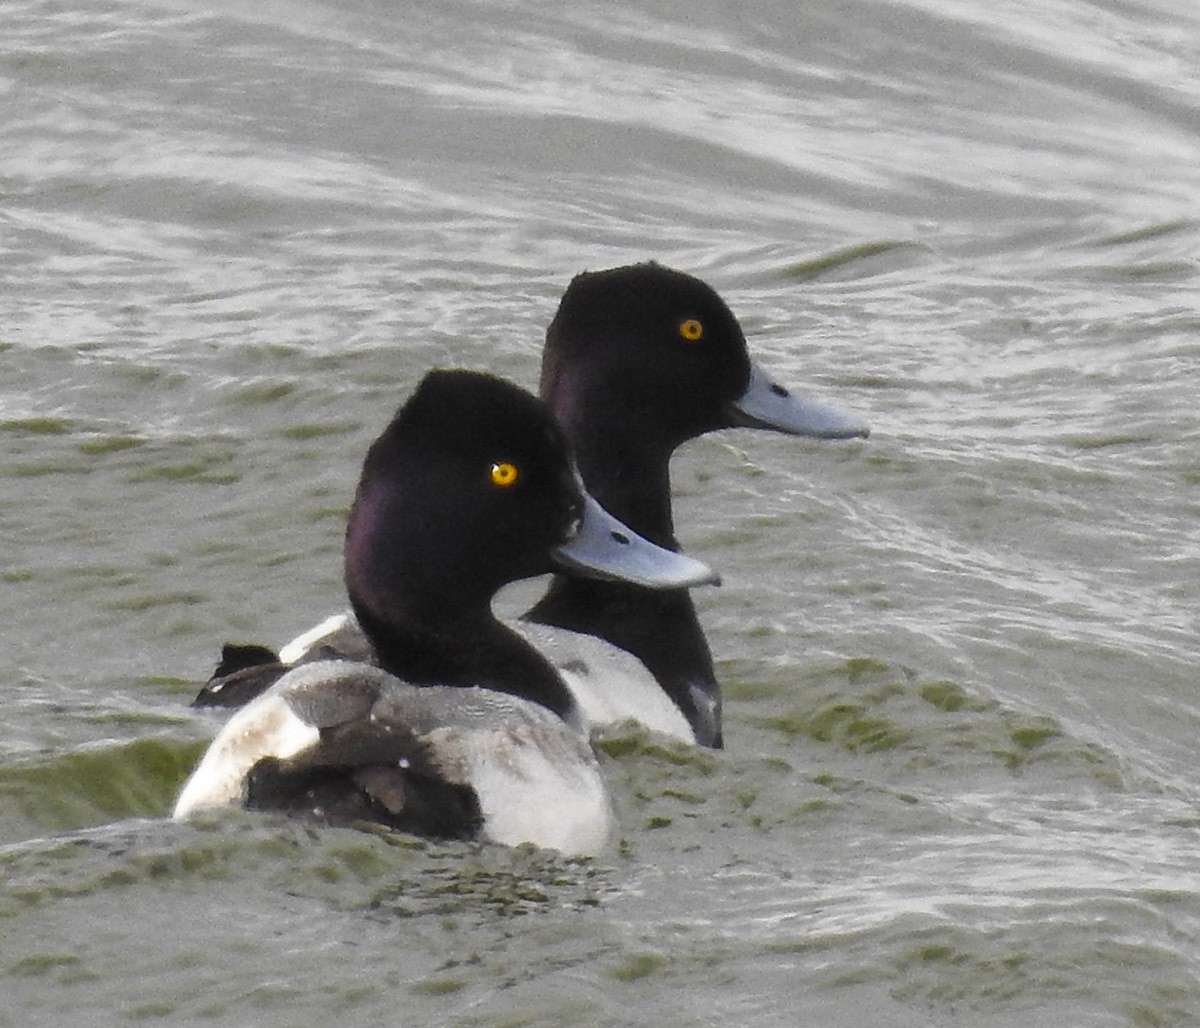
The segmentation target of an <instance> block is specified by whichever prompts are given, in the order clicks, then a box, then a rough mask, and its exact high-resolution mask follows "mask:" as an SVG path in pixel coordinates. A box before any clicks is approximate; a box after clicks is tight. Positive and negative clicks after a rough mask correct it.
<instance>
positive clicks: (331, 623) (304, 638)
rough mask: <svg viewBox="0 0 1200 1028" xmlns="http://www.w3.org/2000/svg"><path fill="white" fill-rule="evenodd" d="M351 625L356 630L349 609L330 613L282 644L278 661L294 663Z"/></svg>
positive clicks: (356, 625) (355, 624) (356, 626)
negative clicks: (322, 619)
mask: <svg viewBox="0 0 1200 1028" xmlns="http://www.w3.org/2000/svg"><path fill="white" fill-rule="evenodd" d="M352 625H353V626H354V628H355V630H358V624H357V622H356V621H355V620H354V615H353V614H352V613H350V611H344V612H343V613H341V614H331V615H330V616H329V617H327V618H326V619H325V620H324V621H322V622H321V623H320V624H319V625H314V626H313V627H312V628H310V629H309V630H308V631H307V632H303V633H301V634H300V635H298V636H296V638H295V639H293V640H292V641H291V642H290V643H288V644H287V645H286V646H284V647H283V648H282V649H281V650H280V651H279V663H281V664H295V663H296V662H297V661H298V660H300V659H301V658H302V657H304V655H305V654H306V653H308V651H309V650H310V649H312V648H313V647H314V646H316V645H319V644H321V643H324V642H328V641H329V640H331V639H332V638H333V637H334V636H336V635H337V634H338V633H339V632H341V631H343V630H345V629H347V628H350V627H351V626H352Z"/></svg>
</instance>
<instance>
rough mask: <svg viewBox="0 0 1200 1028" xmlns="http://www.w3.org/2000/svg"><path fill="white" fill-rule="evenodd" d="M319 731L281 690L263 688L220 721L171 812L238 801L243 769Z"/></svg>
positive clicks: (311, 739) (308, 742)
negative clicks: (210, 743)
mask: <svg viewBox="0 0 1200 1028" xmlns="http://www.w3.org/2000/svg"><path fill="white" fill-rule="evenodd" d="M285 680H286V676H285V678H284V679H280V681H285ZM319 734H320V733H319V732H318V731H317V728H316V727H315V726H314V725H310V724H309V723H308V722H307V721H305V720H303V719H302V718H300V717H299V716H298V715H297V714H296V712H295V711H294V710H292V708H291V706H290V705H289V703H288V701H287V697H286V694H285V693H282V692H280V691H278V690H277V689H274V688H273V689H270V690H268V691H267V692H265V693H263V694H262V695H261V696H259V697H258V698H257V699H255V700H254V701H253V702H251V703H248V704H247V705H246V706H244V707H243V708H242V709H241V710H239V711H237V712H236V713H235V714H234V715H233V717H231V718H230V719H229V721H228V722H226V724H225V727H224V728H222V729H221V731H220V733H219V734H218V735H217V737H216V739H214V740H213V742H212V745H211V746H209V748H208V750H207V751H206V752H205V754H204V758H203V759H202V760H201V761H200V763H199V764H198V765H197V766H196V770H195V771H193V772H192V775H191V777H190V778H189V779H188V780H187V782H186V783H185V784H184V786H183V791H182V792H180V794H179V799H178V800H177V801H176V802H175V814H174V816H175V817H176V818H185V817H188V816H190V815H191V814H194V813H195V812H196V811H198V810H211V809H214V808H218V807H228V806H233V805H235V804H238V803H241V802H242V801H243V800H244V799H245V786H246V775H248V774H249V773H250V769H251V768H252V767H254V765H255V764H256V763H258V761H260V760H262V758H263V757H278V758H279V759H280V760H286V759H287V758H288V757H294V756H295V755H296V754H297V753H299V752H300V751H301V750H303V749H306V748H307V747H309V746H312V745H313V744H314V743H316V741H317V739H318V738H319Z"/></svg>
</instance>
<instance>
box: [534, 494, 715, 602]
mask: <svg viewBox="0 0 1200 1028" xmlns="http://www.w3.org/2000/svg"><path fill="white" fill-rule="evenodd" d="M551 556H552V558H553V560H554V562H555V563H556V564H558V565H559V566H560V567H562V568H563V569H564V570H567V571H572V572H574V573H576V574H581V575H586V576H587V577H589V578H604V579H610V580H612V581H618V582H632V583H633V584H634V585H644V586H647V587H648V588H650V589H687V588H691V587H692V586H696V585H720V584H721V576H720V575H718V574H717V573H716V572H715V571H714V570H713V569H712V568H710V567H709V566H708V565H707V564H703V563H701V562H700V561H698V560H694V559H693V558H691V557H687V556H685V555H684V554H682V553H675V552H674V551H673V550H666V549H663V548H662V547H661V546H655V545H654V543H652V542H650V541H649V540H647V539H643V538H642V537H641V536H640V535H638V534H637V533H636V532H635V531H633V529H631V528H629V527H627V526H626V525H625V524H624V523H623V522H621V521H618V520H617V519H616V518H614V517H613V516H612V515H611V514H609V513H608V511H606V510H605V509H604V508H603V507H601V506H600V504H598V503H597V502H596V501H595V500H594V499H592V497H591V496H586V499H585V503H584V511H583V518H582V519H581V520H580V523H579V528H578V530H577V531H576V532H575V535H574V536H573V537H572V538H571V539H570V541H568V542H566V543H564V544H562V545H561V546H558V547H556V548H555V549H554V550H553V551H552V554H551Z"/></svg>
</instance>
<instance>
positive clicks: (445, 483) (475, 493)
mask: <svg viewBox="0 0 1200 1028" xmlns="http://www.w3.org/2000/svg"><path fill="white" fill-rule="evenodd" d="M583 506H584V497H583V492H582V490H581V488H580V486H579V482H578V479H577V476H576V475H575V472H574V469H573V466H572V464H571V458H570V456H569V451H568V448H567V444H566V441H565V440H564V438H563V433H562V432H561V430H560V429H559V428H558V426H557V425H556V424H555V423H554V421H553V419H552V418H551V417H550V416H549V413H548V412H547V411H546V409H545V407H544V406H543V405H542V404H541V403H539V402H538V401H537V400H536V399H535V398H534V397H532V396H531V395H529V394H528V393H526V392H525V391H524V390H522V389H519V388H518V387H516V386H514V385H512V384H510V383H508V382H505V381H503V380H500V379H497V378H494V377H492V376H490V375H484V374H479V373H476V372H469V371H433V372H430V373H429V374H428V375H427V376H426V377H425V379H424V380H423V381H422V382H421V384H420V385H419V386H418V387H417V390H416V391H415V392H414V393H413V395H412V397H411V398H410V399H409V400H408V402H407V403H405V404H404V406H403V407H401V409H400V411H399V412H398V413H397V414H396V417H395V418H394V419H393V420H392V422H391V424H390V425H388V427H387V429H385V431H384V432H383V434H382V435H380V437H379V438H378V439H377V440H376V441H375V442H374V443H373V444H372V446H371V448H370V450H369V451H368V453H367V457H366V461H365V462H364V464H363V470H362V477H361V479H360V481H359V486H358V492H357V494H356V496H355V500H354V506H353V509H352V511H351V514H350V521H349V524H348V526H347V530H346V547H345V556H346V584H347V588H348V589H349V591H350V596H351V599H352V600H353V601H354V603H355V605H356V607H357V606H360V605H362V606H365V607H366V608H367V609H368V610H370V611H372V612H374V613H376V614H381V613H386V612H388V611H390V610H395V609H397V608H399V610H400V611H403V612H406V613H411V612H419V613H420V614H421V616H422V617H425V618H436V617H437V616H439V615H440V614H441V613H442V612H445V613H447V614H448V615H453V616H454V617H458V616H461V615H462V613H463V612H471V613H474V612H476V611H478V610H479V608H480V607H486V606H487V605H488V603H489V602H490V600H491V597H492V596H493V594H494V593H495V592H496V591H497V590H498V589H500V588H501V587H502V586H504V585H506V584H507V583H509V582H513V581H516V580H518V579H521V578H528V577H530V576H533V575H539V574H542V573H545V572H547V571H549V570H551V566H552V564H551V552H552V550H553V549H554V548H555V547H557V546H559V545H561V544H563V543H565V542H566V541H568V540H569V539H570V538H571V536H572V534H573V532H574V531H575V530H576V528H577V526H578V523H579V521H580V518H581V517H582V514H583Z"/></svg>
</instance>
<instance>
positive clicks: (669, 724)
mask: <svg viewBox="0 0 1200 1028" xmlns="http://www.w3.org/2000/svg"><path fill="white" fill-rule="evenodd" d="M539 395H540V397H541V398H542V399H543V400H544V401H545V402H546V404H547V405H548V406H549V408H550V410H551V412H552V413H553V415H554V417H555V419H556V420H557V421H558V423H559V424H560V425H561V426H562V428H563V430H564V432H565V433H566V436H567V438H568V439H569V440H570V442H571V445H572V447H573V449H574V452H575V456H576V461H577V464H578V467H579V470H580V472H581V474H582V475H583V480H584V482H585V484H586V485H587V487H588V489H589V490H590V491H591V493H592V494H593V495H594V496H595V497H596V498H597V499H598V500H599V502H600V503H601V505H602V506H604V507H605V508H606V509H607V510H609V511H610V512H611V513H613V514H614V515H615V516H617V517H618V518H620V519H621V520H622V521H624V522H625V523H626V524H628V525H629V526H630V527H632V528H633V529H634V530H635V531H636V532H638V533H639V534H641V535H642V536H644V537H645V538H647V539H649V540H651V541H653V542H655V543H657V544H658V545H659V546H662V547H665V548H667V549H671V550H678V549H679V543H678V540H677V538H676V535H675V525H674V518H673V512H672V506H671V480H670V463H671V457H672V455H673V454H674V453H675V451H676V450H677V449H678V448H679V447H680V446H682V445H683V444H684V443H686V442H688V441H690V440H692V439H696V438H698V437H700V436H702V435H705V434H708V433H710V432H715V431H719V430H723V429H731V428H753V429H758V430H767V431H772V432H779V433H784V434H787V435H793V436H802V437H809V438H815V439H829V440H846V439H861V438H866V437H867V436H868V435H869V434H870V429H869V427H868V426H867V425H866V424H865V422H864V421H863V420H862V419H860V418H859V417H857V416H855V415H853V414H849V413H845V412H842V411H840V410H838V409H836V408H834V407H831V406H827V405H825V404H822V403H818V402H816V401H814V400H813V399H812V398H810V397H808V396H805V395H804V394H802V393H800V392H797V391H796V390H793V389H790V388H788V387H786V386H784V385H782V384H780V383H779V382H777V381H776V380H775V378H774V377H773V376H772V375H771V374H770V373H769V372H768V371H767V370H766V369H765V368H764V367H763V366H762V365H761V364H760V363H759V362H757V361H755V360H753V359H752V358H751V356H750V353H749V350H748V347H747V343H746V337H745V334H744V332H743V330H742V327H741V325H740V324H739V322H738V320H737V318H736V317H735V316H734V314H733V312H732V311H731V310H730V308H729V307H728V305H727V304H726V303H725V302H724V300H722V298H721V297H720V296H719V295H718V293H717V292H716V290H715V289H713V288H712V287H711V286H710V285H709V284H708V283H706V282H704V281H703V280H701V279H700V278H697V277H696V276H694V275H691V274H688V273H686V272H683V271H678V270H675V269H672V268H668V267H666V266H664V265H661V264H658V263H656V262H645V263H639V264H632V265H626V266H622V267H617V268H609V269H606V270H602V271H594V272H583V273H581V274H579V275H577V276H575V277H574V278H573V279H572V281H571V282H570V284H569V285H568V287H567V289H566V291H565V293H564V294H563V297H562V300H561V302H560V303H559V307H558V310H557V312H556V313H555V315H554V318H553V320H552V321H551V323H550V326H549V328H548V329H547V332H546V342H545V347H544V350H543V353H542V363H541V374H540V382H539ZM514 627H516V628H517V630H518V631H520V632H521V633H523V634H524V635H525V636H526V638H527V639H529V641H531V642H532V643H533V644H534V645H536V646H537V647H539V648H540V649H542V650H543V651H544V652H546V653H547V654H548V655H549V656H550V657H551V658H552V660H554V661H555V663H556V664H557V666H558V667H559V670H560V673H562V674H563V675H564V677H565V678H566V679H567V681H568V682H569V684H570V687H571V688H572V689H573V691H574V693H575V695H576V697H577V701H578V702H579V703H580V704H581V705H582V706H583V707H584V708H585V709H586V710H587V711H588V715H589V718H590V720H591V723H592V724H593V725H596V726H607V725H611V724H615V723H620V722H627V721H633V722H636V723H638V724H640V725H642V726H644V727H646V728H649V729H651V730H653V731H656V732H658V733H661V734H664V735H666V736H668V737H671V738H673V739H675V740H678V741H681V742H684V743H687V744H696V745H700V746H706V747H713V748H721V747H722V746H723V745H724V729H723V717H722V707H721V687H720V683H719V681H718V680H717V676H716V672H715V669H714V666H713V658H712V653H711V650H710V648H709V645H708V641H707V638H706V636H705V634H704V631H703V628H702V627H701V624H700V620H699V618H698V616H697V614H696V609H695V604H694V602H693V600H692V598H691V595H690V593H689V592H688V591H687V590H685V589H680V590H674V591H670V590H668V591H663V590H651V589H646V588H643V587H641V586H638V585H636V584H632V583H629V582H613V581H607V582H606V581H596V580H589V579H582V578H579V577H578V576H573V575H570V574H565V573H561V572H560V573H556V574H555V575H554V576H553V578H552V579H551V581H550V583H549V586H548V589H547V591H546V593H545V595H544V596H543V597H542V598H541V599H540V600H538V601H537V603H535V604H534V606H533V607H532V608H531V609H530V610H529V611H528V612H527V613H526V614H525V615H523V617H522V618H521V620H520V621H519V622H518V623H517V624H516V625H515V626H514ZM340 656H353V657H356V658H360V659H361V658H362V657H364V656H366V657H367V659H369V647H366V646H365V642H364V638H363V635H362V633H361V631H360V630H359V626H358V625H357V624H356V622H355V620H354V617H353V613H352V612H344V613H340V614H335V615H332V616H331V617H329V618H327V619H325V620H324V621H322V622H321V623H319V624H318V625H316V626H315V627H314V628H312V629H310V630H309V631H307V632H305V633H303V634H302V635H300V636H297V637H296V638H295V639H294V640H292V641H291V642H290V643H289V644H287V645H286V646H284V647H283V648H282V649H281V650H280V651H279V653H278V654H276V653H275V652H274V651H273V650H270V649H269V648H266V647H261V646H254V645H227V646H226V647H225V649H224V650H223V651H222V660H221V663H220V664H219V665H218V667H217V669H216V671H215V672H214V675H213V677H212V678H211V679H210V681H209V683H208V684H207V685H206V686H205V687H204V689H202V690H201V692H200V695H199V696H197V698H196V700H195V703H196V704H197V705H201V706H208V705H218V706H237V705H238V704H239V703H241V702H244V697H246V696H249V695H253V694H254V693H255V692H256V691H257V690H258V689H260V688H262V687H263V685H262V683H264V682H269V681H271V680H272V678H273V676H275V675H278V674H279V673H281V671H282V670H283V669H285V668H287V667H290V666H294V665H296V664H299V663H302V662H304V661H306V660H312V659H318V658H328V657H340Z"/></svg>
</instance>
